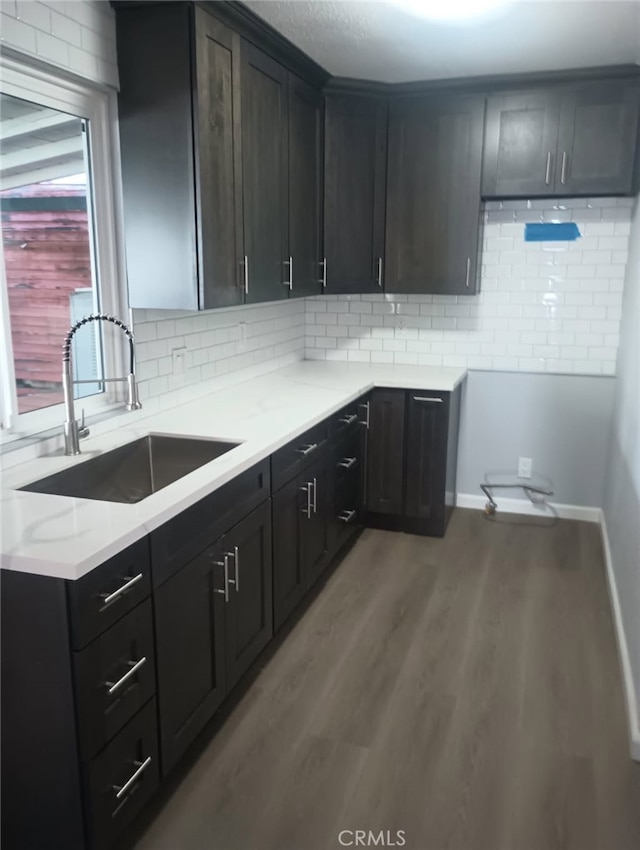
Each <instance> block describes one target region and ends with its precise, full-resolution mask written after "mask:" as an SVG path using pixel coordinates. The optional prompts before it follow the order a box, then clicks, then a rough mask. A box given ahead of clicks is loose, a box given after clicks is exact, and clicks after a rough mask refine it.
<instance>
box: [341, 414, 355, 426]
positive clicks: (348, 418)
mask: <svg viewBox="0 0 640 850" xmlns="http://www.w3.org/2000/svg"><path fill="white" fill-rule="evenodd" d="M340 421H341V422H343V423H344V424H345V425H351V423H352V422H357V421H358V414H357V413H351V414H349V415H348V416H343V417H342V418H341V419H340Z"/></svg>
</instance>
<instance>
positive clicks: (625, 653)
mask: <svg viewBox="0 0 640 850" xmlns="http://www.w3.org/2000/svg"><path fill="white" fill-rule="evenodd" d="M494 498H495V500H496V503H497V505H498V510H499V511H500V512H504V513H509V514H525V515H527V516H542V515H544V514H545V511H543V510H541V509H540V508H538V507H537V506H536V505H534V504H533V503H532V502H530V501H529V500H528V499H509V498H505V497H504V496H494ZM456 503H457V506H458V507H459V508H474V509H476V510H481V511H484V507H485V505H486V503H487V499H486V497H485V496H484V494H482V495H481V496H476V495H474V494H471V493H458V495H457V500H456ZM552 504H553V507H554V508H555V509H556V511H557V513H558V516H559V517H561V518H562V519H579V520H583V521H584V522H597V523H598V524H599V526H600V532H601V534H602V548H603V550H604V562H605V569H606V574H607V586H608V588H609V600H610V603H611V611H612V614H613V625H614V628H615V632H616V641H617V644H618V655H619V657H620V668H621V671H622V686H623V690H624V694H625V702H626V707H627V720H628V724H629V747H630V752H631V758H632V759H633V760H634V761H640V723H639V721H638V705H637V703H636V692H635V687H634V684H633V676H632V673H631V661H630V658H629V647H628V645H627V637H626V634H625V631H624V626H623V623H622V611H621V610H620V600H619V598H618V589H617V586H616V580H615V575H614V572H613V561H612V558H611V547H610V545H609V535H608V533H607V523H606V520H605V516H604V512H603V510H602V508H589V507H583V506H582V505H559V504H556V503H554V502H552ZM546 515H547V516H548V515H549V514H548V512H546Z"/></svg>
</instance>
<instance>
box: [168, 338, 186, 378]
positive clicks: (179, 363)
mask: <svg viewBox="0 0 640 850" xmlns="http://www.w3.org/2000/svg"><path fill="white" fill-rule="evenodd" d="M171 360H172V363H173V374H174V375H184V374H185V372H186V371H187V348H186V346H184V345H183V346H182V347H181V348H172V349H171Z"/></svg>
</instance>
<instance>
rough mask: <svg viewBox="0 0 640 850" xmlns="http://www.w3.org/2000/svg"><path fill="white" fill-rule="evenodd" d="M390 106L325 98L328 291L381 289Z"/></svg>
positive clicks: (359, 99)
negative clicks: (388, 114) (388, 111)
mask: <svg viewBox="0 0 640 850" xmlns="http://www.w3.org/2000/svg"><path fill="white" fill-rule="evenodd" d="M386 144H387V105H386V101H385V100H381V99H377V98H372V97H365V96H357V95H355V96H354V95H337V94H328V95H327V96H326V99H325V186H324V192H325V196H324V252H325V257H326V288H325V291H326V292H344V293H348V292H376V291H380V289H381V284H382V274H383V264H384V217H385V172H386Z"/></svg>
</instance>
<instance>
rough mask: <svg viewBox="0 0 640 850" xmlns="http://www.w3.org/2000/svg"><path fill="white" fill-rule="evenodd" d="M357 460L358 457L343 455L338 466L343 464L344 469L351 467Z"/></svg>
mask: <svg viewBox="0 0 640 850" xmlns="http://www.w3.org/2000/svg"><path fill="white" fill-rule="evenodd" d="M357 462H358V458H357V457H343V458H342V460H340V461H338V466H342V467H344V469H351V467H352V466H355V465H356V463H357Z"/></svg>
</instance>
